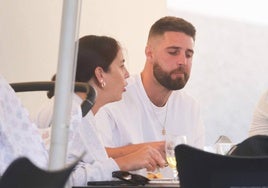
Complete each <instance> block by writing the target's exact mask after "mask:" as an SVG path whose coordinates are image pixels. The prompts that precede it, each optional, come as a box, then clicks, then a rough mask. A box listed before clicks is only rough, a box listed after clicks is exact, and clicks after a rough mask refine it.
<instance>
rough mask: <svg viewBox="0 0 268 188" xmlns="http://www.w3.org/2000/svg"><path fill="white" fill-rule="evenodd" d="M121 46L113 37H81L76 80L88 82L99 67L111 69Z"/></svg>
mask: <svg viewBox="0 0 268 188" xmlns="http://www.w3.org/2000/svg"><path fill="white" fill-rule="evenodd" d="M120 48H121V47H120V44H119V43H118V42H117V41H116V40H115V39H113V38H111V37H107V36H96V35H87V36H84V37H82V38H80V39H79V47H78V54H77V68H76V76H75V81H76V82H88V81H89V80H90V79H91V78H92V77H94V76H95V73H94V72H95V69H96V68H97V67H101V68H102V69H103V70H104V71H105V72H107V71H109V67H110V65H111V63H112V62H113V60H114V59H115V58H116V56H117V53H118V51H119V50H120Z"/></svg>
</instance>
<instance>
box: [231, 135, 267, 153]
mask: <svg viewBox="0 0 268 188" xmlns="http://www.w3.org/2000/svg"><path fill="white" fill-rule="evenodd" d="M229 155H235V156H268V136H267V135H256V136H252V137H249V138H247V139H246V140H244V141H242V142H241V143H239V144H237V145H236V146H235V148H234V149H233V150H232V151H231V152H230V153H229Z"/></svg>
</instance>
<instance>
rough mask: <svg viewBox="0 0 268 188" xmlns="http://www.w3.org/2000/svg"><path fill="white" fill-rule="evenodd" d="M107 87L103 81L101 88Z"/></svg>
mask: <svg viewBox="0 0 268 188" xmlns="http://www.w3.org/2000/svg"><path fill="white" fill-rule="evenodd" d="M105 86H106V83H105V82H104V81H103V80H101V87H102V88H104V87H105Z"/></svg>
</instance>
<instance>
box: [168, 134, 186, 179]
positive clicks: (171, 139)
mask: <svg viewBox="0 0 268 188" xmlns="http://www.w3.org/2000/svg"><path fill="white" fill-rule="evenodd" d="M179 144H186V136H185V135H172V134H167V135H166V159H167V162H168V165H169V167H170V168H171V169H172V171H173V180H174V181H178V171H177V161H176V158H175V147H176V146H177V145H179Z"/></svg>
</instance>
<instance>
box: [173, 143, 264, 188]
mask: <svg viewBox="0 0 268 188" xmlns="http://www.w3.org/2000/svg"><path fill="white" fill-rule="evenodd" d="M175 156H176V160H177V169H178V172H179V180H180V185H181V188H201V187H202V188H231V187H232V188H238V187H240V188H241V187H245V188H246V187H267V186H268V157H239V156H225V155H219V154H215V153H209V152H206V151H203V150H200V149H197V148H194V147H191V146H188V145H178V146H177V147H176V148H175Z"/></svg>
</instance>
